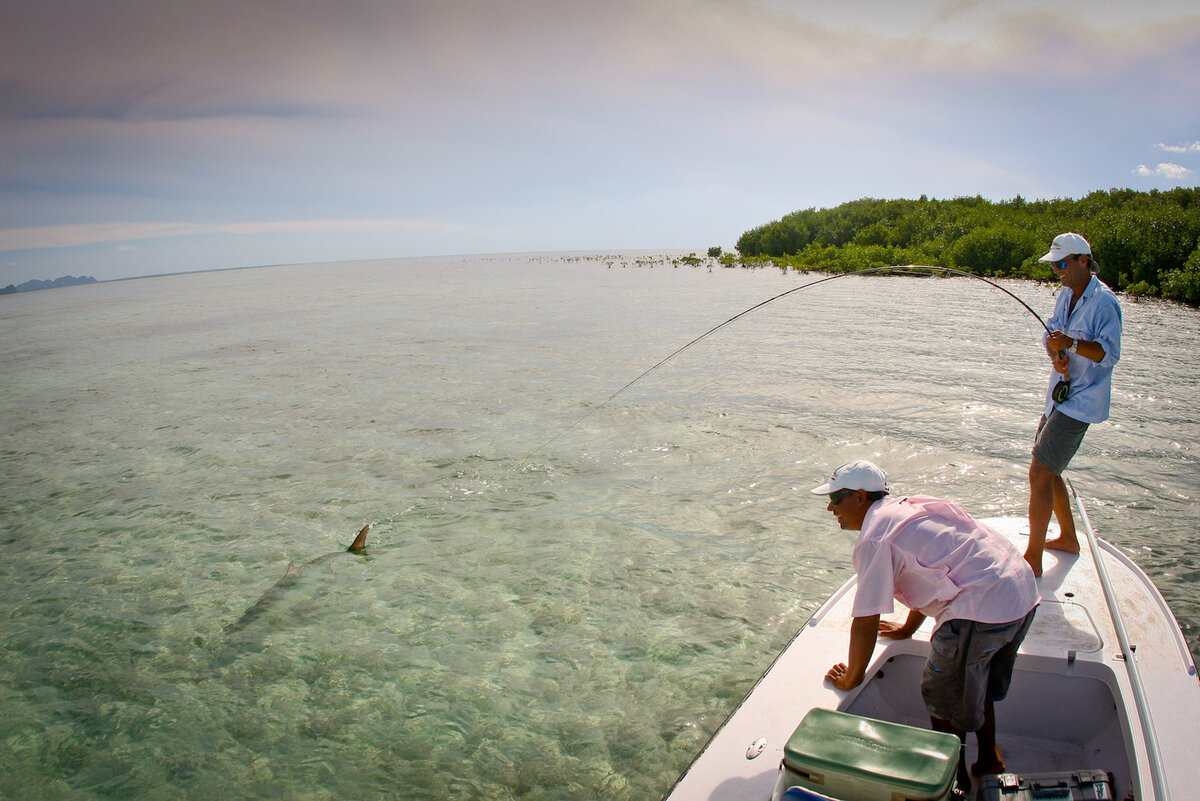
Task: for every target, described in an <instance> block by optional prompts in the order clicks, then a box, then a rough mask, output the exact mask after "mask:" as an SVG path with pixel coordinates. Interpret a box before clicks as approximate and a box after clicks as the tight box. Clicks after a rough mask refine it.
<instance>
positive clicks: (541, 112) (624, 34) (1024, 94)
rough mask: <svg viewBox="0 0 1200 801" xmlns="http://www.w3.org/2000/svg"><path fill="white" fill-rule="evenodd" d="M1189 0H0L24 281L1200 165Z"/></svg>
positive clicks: (9, 152)
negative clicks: (846, 0)
mask: <svg viewBox="0 0 1200 801" xmlns="http://www.w3.org/2000/svg"><path fill="white" fill-rule="evenodd" d="M1198 100H1200V11H1197V10H1196V7H1195V4H1194V2H1190V1H1189V2H1160V1H1158V0H1147V1H1146V2H1142V3H1138V4H1133V3H1128V2H1121V3H1116V2H1106V1H1105V0H1090V1H1088V2H1084V0H1061V1H1060V2H1050V0H1041V1H1040V2H1033V1H1032V0H1030V1H1026V0H993V2H975V1H973V0H960V1H951V2H903V0H859V2H856V3H842V4H837V3H828V2H800V1H798V0H727V1H718V0H709V1H707V2H706V1H705V0H605V2H595V1H594V0H579V1H574V0H506V1H504V2H499V1H497V2H490V1H489V0H473V1H472V2H459V1H456V0H413V1H411V2H410V1H409V0H400V1H399V2H385V1H384V0H308V1H307V2H283V0H272V1H271V2H263V1H262V0H203V2H201V0H194V1H193V2H186V1H185V0H178V1H177V2H164V0H108V1H107V2H91V1H90V0H89V1H87V2H84V1H83V0H37V2H32V0H31V1H30V2H24V1H23V0H4V2H0V286H3V285H5V284H8V283H20V282H22V281H25V280H29V279H31V278H54V277H58V276H60V275H65V274H72V275H79V274H87V275H93V276H95V277H96V278H99V279H108V278H116V277H126V276H134V275H147V274H155V273H165V272H176V271H182V270H201V269H214V268H225V267H240V266H251V265H258V264H280V263H296V262H314V261H338V260H352V259H370V258H389V257H401V256H420V255H434V254H460V253H494V252H514V251H545V250H595V249H603V250H622V249H630V250H633V249H660V248H661V249H664V250H666V249H685V250H697V251H701V250H703V249H705V248H707V247H709V246H712V245H721V246H723V247H726V248H729V247H732V246H733V244H734V243H735V241H736V240H737V237H738V236H739V235H740V234H741V233H742V232H743V231H745V230H746V229H747V228H750V227H753V226H756V225H760V224H762V223H764V222H768V221H770V220H774V219H778V218H779V217H780V216H782V215H784V214H787V213H788V212H791V211H794V210H796V209H802V208H808V207H811V206H816V207H823V206H833V205H837V204H839V203H842V202H845V201H848V200H854V199H857V198H861V197H885V198H893V197H917V196H920V195H922V194H925V195H928V196H930V197H940V198H945V197H955V196H960V195H976V194H981V195H983V196H984V197H988V198H992V199H1005V198H1011V197H1013V196H1015V195H1018V194H1019V195H1022V196H1024V197H1026V198H1048V197H1079V196H1082V195H1084V194H1086V193H1087V192H1090V191H1092V190H1095V189H1108V188H1111V187H1132V188H1134V189H1139V190H1145V189H1151V188H1159V189H1169V188H1171V187H1174V186H1180V185H1184V186H1195V185H1200V178H1198V177H1197V176H1198V174H1200V102H1198Z"/></svg>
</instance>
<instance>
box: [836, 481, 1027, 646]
mask: <svg viewBox="0 0 1200 801" xmlns="http://www.w3.org/2000/svg"><path fill="white" fill-rule="evenodd" d="M854 570H855V572H856V573H858V589H857V590H856V591H855V596H854V616H855V617H868V616H870V615H877V614H878V615H883V614H889V613H891V612H893V611H895V604H894V603H893V598H894V599H895V600H897V601H899V602H900V603H902V604H904V605H905V606H907V607H908V608H909V609H915V610H917V611H918V612H921V613H922V614H925V615H927V616H928V617H932V618H935V619H936V620H937V622H938V624H939V625H940V624H941V623H943V622H944V621H946V620H954V619H965V620H975V621H978V622H980V623H1007V622H1009V621H1012V620H1017V619H1019V618H1022V617H1024V616H1025V615H1026V614H1028V612H1029V610H1031V609H1033V607H1034V606H1036V605H1037V604H1038V602H1039V601H1040V600H1041V596H1040V595H1039V594H1038V590H1037V581H1036V579H1034V577H1033V570H1031V569H1030V567H1029V564H1028V563H1027V562H1026V561H1025V559H1024V558H1023V557H1022V556H1021V554H1020V553H1019V552H1018V551H1017V549H1016V547H1015V546H1014V545H1013V544H1012V543H1011V542H1009V541H1008V540H1007V539H1005V538H1004V537H1002V536H1001V535H999V534H997V533H996V532H994V531H992V530H991V529H990V528H988V527H987V526H985V525H983V524H982V523H980V522H979V521H977V520H975V519H974V518H973V517H971V516H970V515H969V514H967V513H966V512H964V511H963V510H962V509H961V508H960V507H959V506H957V505H956V504H954V503H951V502H950V501H944V500H942V499H940V498H931V497H928V496H910V497H908V498H884V499H883V500H881V501H878V502H876V503H874V504H872V505H871V508H870V509H868V510H867V515H866V517H865V518H864V519H863V525H862V531H861V532H859V535H858V541H857V542H855V544H854Z"/></svg>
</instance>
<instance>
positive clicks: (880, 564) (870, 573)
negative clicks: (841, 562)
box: [851, 540, 896, 617]
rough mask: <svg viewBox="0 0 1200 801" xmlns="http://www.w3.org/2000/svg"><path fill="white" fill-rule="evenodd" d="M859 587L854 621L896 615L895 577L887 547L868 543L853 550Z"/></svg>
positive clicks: (888, 547)
mask: <svg viewBox="0 0 1200 801" xmlns="http://www.w3.org/2000/svg"><path fill="white" fill-rule="evenodd" d="M854 566H855V570H856V572H857V573H858V587H857V588H856V589H855V591H854V609H853V611H852V612H851V614H853V615H854V617H869V616H870V615H888V614H891V613H892V612H894V611H895V609H896V604H895V574H894V572H893V570H892V549H891V546H889V545H887V544H886V543H882V542H879V541H877V540H867V541H865V542H860V543H858V544H857V545H856V546H855V548H854Z"/></svg>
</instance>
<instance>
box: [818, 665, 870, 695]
mask: <svg viewBox="0 0 1200 801" xmlns="http://www.w3.org/2000/svg"><path fill="white" fill-rule="evenodd" d="M862 680H863V677H862V676H852V675H851V674H850V669H849V668H848V667H846V663H845V662H838V663H837V664H836V665H834V666H833V667H831V668H830V669H829V672H828V673H826V674H825V681H827V682H829V683H831V684H832V685H833V686H834V687H837V688H838V689H839V690H853V689H854V688H855V687H857V686H858V685H860V684H862Z"/></svg>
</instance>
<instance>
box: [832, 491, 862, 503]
mask: <svg viewBox="0 0 1200 801" xmlns="http://www.w3.org/2000/svg"><path fill="white" fill-rule="evenodd" d="M856 492H858V490H851V489H843V490H838V491H837V492H831V493H829V502H830V503H832V504H833V505H834V506H837V505H838V504H839V503H841V502H842V501H844V500H846V498H848V497H849V496H851V495H853V494H854V493H856Z"/></svg>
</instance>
